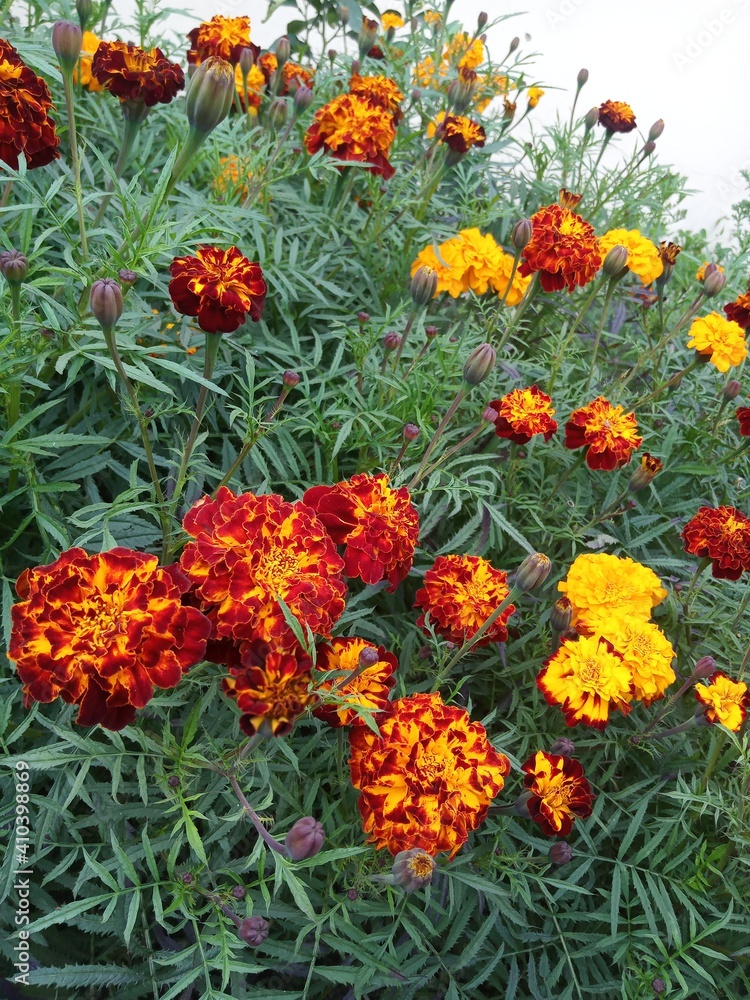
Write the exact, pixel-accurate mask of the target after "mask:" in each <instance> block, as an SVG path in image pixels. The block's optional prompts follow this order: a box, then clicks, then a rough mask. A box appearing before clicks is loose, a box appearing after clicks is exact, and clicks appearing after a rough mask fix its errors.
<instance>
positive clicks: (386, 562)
mask: <svg viewBox="0 0 750 1000" xmlns="http://www.w3.org/2000/svg"><path fill="white" fill-rule="evenodd" d="M302 499H303V502H304V503H306V504H309V505H310V506H311V507H312V508H313V509H314V510H315V513H316V514H317V515H318V517H319V518H320V520H321V521H322V522H323V524H324V525H325V526H326V529H327V531H328V533H329V534H330V536H331V538H332V539H333V540H334V542H335V543H336V544H337V545H345V546H346V548H345V550H344V572H345V573H346V575H347V576H350V577H359V578H360V579H361V580H363V581H364V582H365V583H369V584H374V583H379V582H380V581H381V580H382V579H383V578H384V577H387V578H388V582H389V584H390V586H389V588H388V589H389V591H390V592H391V593H393V591H394V590H395V589H396V587H397V586H398V585H399V583H401V581H402V580H403V579H404V577H405V576H407V574H408V572H409V570H410V569H411V564H412V562H413V561H414V549H415V547H416V544H417V539H418V538H419V514H418V512H417V508H416V507H415V506H414V504H412V502H411V499H410V497H409V491H408V490H407V489H406V487H405V486H402V487H401V488H400V489H397V490H394V489H391V487H390V486H389V483H388V476H387V475H386V474H385V473H384V472H379V473H378V474H377V475H375V476H370V475H368V474H367V473H365V472H360V473H357V475H355V476H352V478H351V479H348V480H344V481H343V482H340V483H336V484H335V486H313V487H311V488H310V489H309V490H307V491H306V493H305V495H304V496H303V498H302Z"/></svg>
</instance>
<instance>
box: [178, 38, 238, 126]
mask: <svg viewBox="0 0 750 1000" xmlns="http://www.w3.org/2000/svg"><path fill="white" fill-rule="evenodd" d="M234 88H235V83H234V69H233V67H232V66H231V65H230V64H229V63H228V62H226V61H225V60H224V59H218V58H217V57H216V56H209V57H208V59H206V60H205V62H202V63H201V64H200V66H198V68H197V69H196V71H195V73H194V74H193V78H192V80H191V81H190V87H189V88H188V92H187V99H186V100H185V111H186V113H187V119H188V122H189V123H190V127H191V128H193V129H195V130H196V131H197V132H200V133H202V134H203V135H208V134H209V132H212V131H213V130H214V129H215V128H216V126H217V125H220V124H221V123H222V122H223V121H224V119H225V118H226V116H227V115H228V114H229V109H230V108H231V106H232V101H233V100H234Z"/></svg>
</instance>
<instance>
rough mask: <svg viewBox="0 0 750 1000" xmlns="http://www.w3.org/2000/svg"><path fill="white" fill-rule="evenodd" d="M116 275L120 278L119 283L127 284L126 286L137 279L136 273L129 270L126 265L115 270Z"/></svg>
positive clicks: (132, 283)
mask: <svg viewBox="0 0 750 1000" xmlns="http://www.w3.org/2000/svg"><path fill="white" fill-rule="evenodd" d="M117 277H118V278H119V279H120V284H121V285H127V287H128V288H130V286H131V285H134V284H135V283H136V281H138V275H137V274H136V272H135V271H129V270H128V268H126V267H121V268H120V270H119V271H118V272H117Z"/></svg>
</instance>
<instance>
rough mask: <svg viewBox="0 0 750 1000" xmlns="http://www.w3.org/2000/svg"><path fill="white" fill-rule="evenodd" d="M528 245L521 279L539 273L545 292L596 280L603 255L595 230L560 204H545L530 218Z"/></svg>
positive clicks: (521, 268)
mask: <svg viewBox="0 0 750 1000" xmlns="http://www.w3.org/2000/svg"><path fill="white" fill-rule="evenodd" d="M531 222H532V225H533V233H532V237H531V242H530V243H528V244H527V246H526V248H525V249H524V252H523V263H522V264H521V267H520V269H519V270H520V271H521V274H522V275H524V276H528V275H530V274H533V273H534V272H535V271H539V272H540V280H541V283H542V288H543V289H544V291H545V292H554V291H559V290H560V289H562V288H567V289H568V291H569V292H572V291H573V289H574V288H576V286H578V287H583V285H586V284H588V283H589V281H591V280H592V279H593V278H594V277H596V273H597V271H598V270H599V268H600V267H601V266H602V255H601V252H600V250H599V244H598V241H597V239H596V233H595V232H594V227H593V226H591V225H590V224H589V223H588V222H586V221H585V220H584V219H582V218H581V217H580V215H576V214H575V212H571V211H570V210H569V209H567V208H563V207H562V205H547V206H546V208H541V209H539V211H538V212H536V213H535V214H534V215H532V217H531Z"/></svg>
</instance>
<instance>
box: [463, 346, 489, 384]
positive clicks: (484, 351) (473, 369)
mask: <svg viewBox="0 0 750 1000" xmlns="http://www.w3.org/2000/svg"><path fill="white" fill-rule="evenodd" d="M496 360H497V353H496V351H495V348H494V347H493V346H492V345H491V344H480V345H479V347H475V348H474V350H473V351H472V352H471V354H470V355H469V356H468V358H467V359H466V362H465V363H464V371H463V377H464V381H465V382H468V383H469V385H479V384H480V383H481V382H484V380H485V379H486V378H487V377H488V376H489V375H490V374H491V372H492V369H493V368H494V367H495V361H496Z"/></svg>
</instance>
